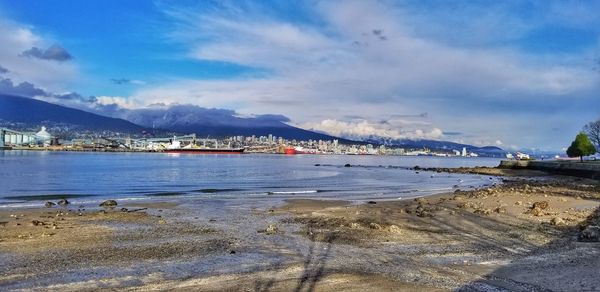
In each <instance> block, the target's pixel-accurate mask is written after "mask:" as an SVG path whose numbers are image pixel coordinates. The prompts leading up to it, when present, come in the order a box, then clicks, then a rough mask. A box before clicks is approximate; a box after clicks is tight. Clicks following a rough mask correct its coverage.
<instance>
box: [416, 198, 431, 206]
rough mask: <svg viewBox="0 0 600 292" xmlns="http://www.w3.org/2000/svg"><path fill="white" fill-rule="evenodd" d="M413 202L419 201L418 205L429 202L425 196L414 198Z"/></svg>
mask: <svg viewBox="0 0 600 292" xmlns="http://www.w3.org/2000/svg"><path fill="white" fill-rule="evenodd" d="M415 202H417V203H419V205H424V204H429V202H428V201H427V199H425V198H416V199H415Z"/></svg>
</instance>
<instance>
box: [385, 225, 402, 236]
mask: <svg viewBox="0 0 600 292" xmlns="http://www.w3.org/2000/svg"><path fill="white" fill-rule="evenodd" d="M388 230H389V231H390V233H396V234H399V233H402V229H400V227H398V225H393V224H392V225H390V226H389V227H388Z"/></svg>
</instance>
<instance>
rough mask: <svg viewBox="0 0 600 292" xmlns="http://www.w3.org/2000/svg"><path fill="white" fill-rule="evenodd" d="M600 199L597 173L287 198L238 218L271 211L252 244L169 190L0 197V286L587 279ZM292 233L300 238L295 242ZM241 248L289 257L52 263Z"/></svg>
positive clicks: (476, 283)
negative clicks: (9, 206) (135, 198)
mask: <svg viewBox="0 0 600 292" xmlns="http://www.w3.org/2000/svg"><path fill="white" fill-rule="evenodd" d="M502 172H504V170H502ZM478 173H482V171H479V172H478ZM483 173H485V174H490V175H492V174H494V175H498V174H504V175H510V176H515V175H517V174H518V173H515V172H514V171H511V173H510V174H507V173H499V172H495V171H493V170H489V169H486V170H485V171H484V172H483ZM524 174H527V175H532V174H531V173H524ZM535 175H536V176H537V175H539V173H536V174H535ZM599 206H600V186H599V185H598V182H597V181H590V180H583V179H577V178H568V177H549V176H545V177H542V179H541V180H523V179H520V178H509V179H505V182H504V183H503V184H502V185H500V186H495V187H491V188H487V189H481V190H474V191H457V192H455V193H451V194H441V195H436V196H430V197H426V198H420V199H416V200H399V201H386V202H365V203H360V204H356V203H353V202H345V201H319V200H292V201H288V202H287V203H286V204H285V205H283V206H280V207H277V208H270V207H269V208H265V209H264V210H255V211H254V212H253V213H254V214H252V215H251V216H249V217H248V220H270V218H271V219H275V220H276V223H275V224H273V226H272V230H271V231H272V232H263V233H258V234H257V235H256V236H259V237H260V238H261V240H265V241H264V242H266V243H261V244H262V246H259V247H256V246H252V245H251V244H249V243H244V240H245V238H241V237H242V234H244V233H243V232H242V230H236V228H238V229H239V228H241V227H239V226H237V225H235V224H232V226H229V227H228V228H229V231H230V232H226V231H225V230H222V229H226V228H223V227H222V225H213V224H212V223H211V222H207V221H206V220H202V219H199V220H196V221H194V218H186V220H183V218H182V215H181V214H183V213H185V208H184V207H181V206H177V204H173V203H170V202H163V203H152V204H143V205H142V204H138V206H127V208H129V210H132V209H136V208H148V209H145V210H140V211H137V212H123V211H121V210H120V208H121V206H119V207H118V208H115V209H107V210H106V211H103V210H98V209H94V210H78V209H77V208H73V207H71V208H51V209H48V208H43V207H42V208H37V209H29V210H7V211H1V212H0V260H2V261H3V263H2V267H0V288H2V287H4V288H5V289H0V290H7V289H8V290H13V289H14V290H19V289H24V290H36V289H37V290H46V289H54V290H61V291H65V290H66V291H68V290H96V289H99V288H104V289H123V290H142V291H149V290H202V291H289V290H294V291H340V290H345V291H366V290H370V291H398V290H403V291H446V290H464V291H502V290H516V291H547V290H556V291H584V290H585V291H598V290H600V278H599V277H598V275H599V274H598V271H600V243H598V242H580V241H579V240H578V237H580V236H581V234H582V230H583V229H584V228H586V227H587V226H590V225H592V226H593V225H600V222H599V220H598V208H599ZM261 222H262V221H261ZM265 227H266V226H265ZM267 231H268V230H267ZM252 232H254V231H252ZM236 234H237V235H236ZM250 241H251V240H250ZM271 241H272V244H271V243H270V242H271ZM279 242H286V243H288V248H282V247H281V245H278V243H279ZM294 243H298V245H299V246H300V245H302V244H304V243H308V245H307V246H308V247H309V248H308V249H307V250H301V249H298V250H300V251H297V250H295V249H294V247H293V246H294ZM289 246H292V247H289ZM252 249H261V250H268V251H269V252H272V253H273V254H278V255H281V256H282V257H287V258H290V259H291V260H288V261H284V262H282V264H281V265H272V266H266V267H265V266H260V265H259V264H260V263H258V262H257V263H255V264H256V268H252V266H250V268H249V269H247V270H246V272H243V273H228V272H223V273H220V272H219V271H211V274H210V275H208V276H205V277H191V278H178V277H176V276H169V271H160V272H152V273H147V274H140V275H132V274H126V273H124V275H123V276H122V277H115V276H114V275H113V276H111V277H108V278H102V279H101V280H93V281H92V280H81V279H69V278H68V277H65V278H58V277H55V276H53V275H55V273H57V272H58V273H61V272H63V271H64V272H65V273H68V271H72V270H77V269H79V268H83V267H86V268H89V267H104V268H106V267H108V268H111V267H113V268H115V269H124V271H125V269H127V267H129V266H130V265H132V264H133V265H135V264H136V263H148V262H153V263H158V264H160V263H161V262H167V261H168V262H169V263H171V264H172V263H173V262H175V263H182V265H183V264H184V263H186V261H188V260H190V259H192V258H199V257H200V258H201V257H203V256H209V255H214V256H218V257H225V256H228V255H230V254H231V256H232V257H234V256H236V255H235V254H234V253H233V252H234V251H236V250H237V251H238V255H239V256H240V257H241V256H243V255H244V254H243V253H241V252H240V251H243V252H245V253H246V254H252V253H251V252H252ZM207 265H209V263H208V262H207ZM259 266H260V267H259ZM185 267H186V266H182V269H183V268H185ZM53 273H54V274H53ZM44 275H52V276H51V277H52V279H51V280H52V281H51V284H48V282H47V281H46V282H45V281H39V279H40V278H43V277H44Z"/></svg>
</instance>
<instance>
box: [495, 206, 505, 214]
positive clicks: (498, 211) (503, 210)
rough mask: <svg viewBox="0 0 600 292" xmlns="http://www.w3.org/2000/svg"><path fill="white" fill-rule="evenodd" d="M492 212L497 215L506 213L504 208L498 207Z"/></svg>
mask: <svg viewBox="0 0 600 292" xmlns="http://www.w3.org/2000/svg"><path fill="white" fill-rule="evenodd" d="M494 212H496V213H499V214H503V213H506V208H505V207H502V206H500V207H498V208H496V209H494Z"/></svg>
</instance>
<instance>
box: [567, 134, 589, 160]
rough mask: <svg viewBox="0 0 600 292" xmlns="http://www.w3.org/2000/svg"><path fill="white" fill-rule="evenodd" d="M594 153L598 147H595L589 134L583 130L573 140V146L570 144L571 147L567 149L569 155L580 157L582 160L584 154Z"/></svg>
mask: <svg viewBox="0 0 600 292" xmlns="http://www.w3.org/2000/svg"><path fill="white" fill-rule="evenodd" d="M594 153H596V147H594V144H592V142H590V139H589V138H588V136H587V135H586V134H585V133H583V132H581V133H579V134H577V137H575V141H573V143H571V146H569V149H567V155H568V156H569V157H579V158H580V159H581V161H583V157H584V156H588V155H592V154H594Z"/></svg>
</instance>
